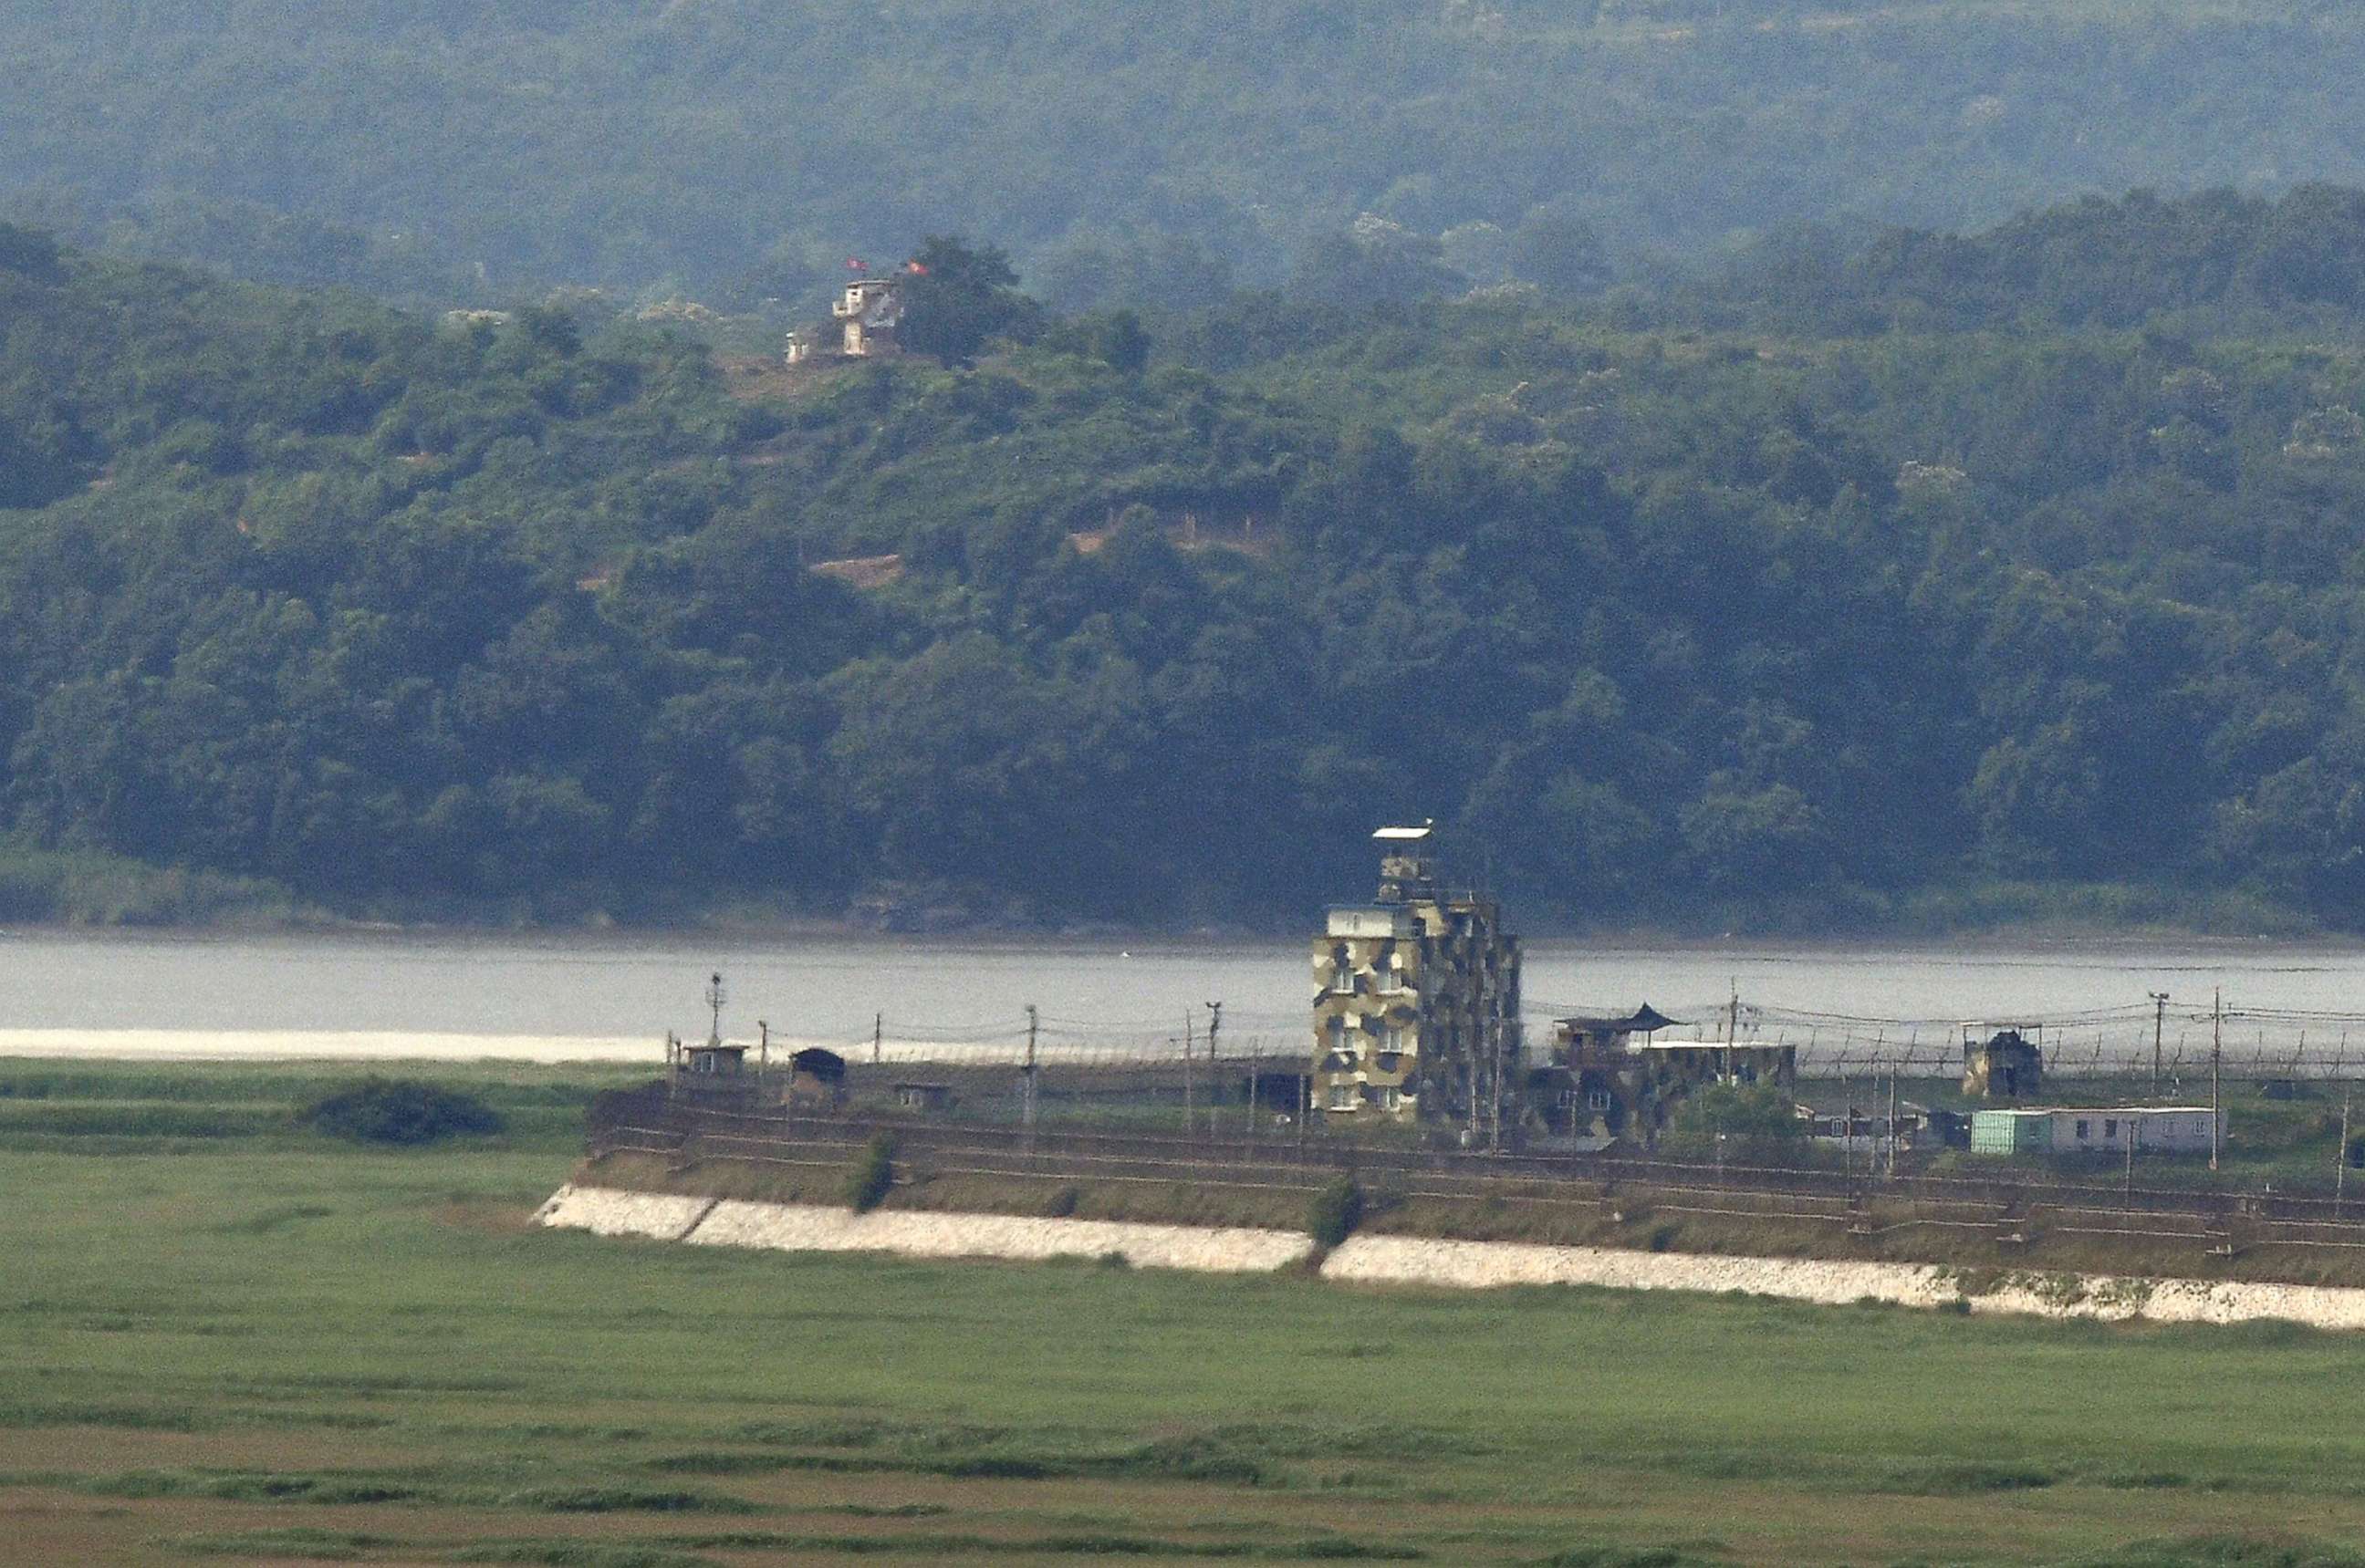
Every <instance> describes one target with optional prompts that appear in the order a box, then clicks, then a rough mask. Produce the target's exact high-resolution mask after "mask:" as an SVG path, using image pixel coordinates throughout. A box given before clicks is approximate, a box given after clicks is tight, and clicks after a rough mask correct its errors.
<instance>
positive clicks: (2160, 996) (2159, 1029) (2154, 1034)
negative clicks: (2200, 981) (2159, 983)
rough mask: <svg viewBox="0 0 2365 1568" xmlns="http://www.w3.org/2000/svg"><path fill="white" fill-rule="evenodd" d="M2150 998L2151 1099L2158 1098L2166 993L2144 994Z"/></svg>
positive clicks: (2166, 1004) (2152, 992)
mask: <svg viewBox="0 0 2365 1568" xmlns="http://www.w3.org/2000/svg"><path fill="white" fill-rule="evenodd" d="M2146 994H2147V995H2148V996H2150V998H2151V1005H2152V1014H2151V1097H2152V1098H2153V1099H2155V1100H2157V1099H2158V1098H2159V1037H2160V1036H2161V1035H2162V1034H2163V1033H2165V1032H2166V1031H2167V1028H2168V992H2166V991H2149V992H2146Z"/></svg>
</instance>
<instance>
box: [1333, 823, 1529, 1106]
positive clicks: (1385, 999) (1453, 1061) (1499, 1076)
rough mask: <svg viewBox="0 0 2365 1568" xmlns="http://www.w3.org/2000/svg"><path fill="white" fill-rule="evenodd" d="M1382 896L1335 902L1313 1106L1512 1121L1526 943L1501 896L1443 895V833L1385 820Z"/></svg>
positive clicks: (1518, 1083)
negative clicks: (1506, 923)
mask: <svg viewBox="0 0 2365 1568" xmlns="http://www.w3.org/2000/svg"><path fill="white" fill-rule="evenodd" d="M1372 838H1373V842H1374V843H1376V844H1377V845H1378V846H1379V848H1380V882H1379V890H1378V895H1377V896H1376V897H1375V898H1374V899H1373V901H1372V902H1370V903H1367V904H1342V905H1339V906H1337V907H1334V908H1333V909H1331V910H1330V911H1329V913H1328V917H1327V919H1326V921H1325V923H1324V929H1323V933H1322V935H1319V936H1317V937H1316V938H1315V939H1314V942H1313V978H1314V987H1315V991H1314V1061H1313V1073H1312V1078H1311V1082H1310V1085H1309V1098H1310V1099H1311V1102H1312V1103H1311V1105H1310V1106H1309V1109H1311V1110H1314V1111H1318V1112H1320V1113H1321V1114H1324V1115H1326V1116H1352V1117H1357V1118H1371V1117H1378V1118H1384V1119H1389V1120H1395V1121H1406V1122H1409V1121H1413V1120H1415V1119H1418V1120H1422V1121H1428V1122H1433V1123H1446V1124H1449V1125H1450V1124H1452V1123H1455V1122H1459V1123H1462V1124H1463V1125H1464V1126H1466V1128H1467V1129H1468V1134H1469V1136H1471V1137H1472V1138H1473V1140H1474V1139H1475V1137H1476V1135H1477V1134H1478V1132H1479V1130H1480V1128H1482V1127H1485V1128H1487V1129H1489V1130H1490V1131H1496V1130H1498V1129H1499V1127H1500V1126H1501V1125H1502V1122H1503V1121H1504V1119H1505V1118H1508V1119H1509V1120H1510V1121H1511V1122H1512V1124H1513V1125H1514V1126H1516V1125H1517V1121H1518V1116H1519V1106H1518V1103H1517V1101H1516V1099H1515V1098H1514V1097H1515V1096H1517V1095H1518V1094H1519V1092H1520V1091H1521V1087H1522V1075H1521V1074H1520V1073H1519V1070H1518V1064H1519V1056H1520V1042H1519V938H1518V937H1517V936H1514V935H1510V934H1509V933H1508V932H1506V931H1505V930H1504V929H1503V919H1502V912H1501V909H1500V907H1499V906H1498V905H1497V904H1496V902H1495V901H1494V900H1493V899H1491V898H1488V897H1485V896H1484V895H1483V894H1480V893H1478V892H1475V891H1464V892H1458V893H1453V892H1448V891H1446V890H1445V889H1444V887H1443V885H1442V884H1441V882H1440V879H1439V876H1438V868H1437V859H1436V828H1435V827H1434V825H1433V824H1429V823H1422V824H1421V825H1419V826H1418V827H1384V828H1381V829H1380V830H1379V831H1378V832H1376V833H1374V834H1372Z"/></svg>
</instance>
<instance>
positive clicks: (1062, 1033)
mask: <svg viewBox="0 0 2365 1568" xmlns="http://www.w3.org/2000/svg"><path fill="white" fill-rule="evenodd" d="M717 969H719V970H721V971H722V972H723V975H724V977H725V983H726V986H727V988H728V991H729V1002H728V1005H727V1006H726V1008H725V1011H724V1019H723V1022H724V1029H725V1032H726V1033H728V1034H731V1035H734V1036H753V1035H754V1033H755V1027H756V1020H757V1019H758V1018H762V1019H765V1020H768V1022H769V1023H770V1024H771V1025H772V1027H773V1030H774V1032H775V1035H776V1036H779V1037H784V1038H789V1039H794V1040H801V1041H802V1040H821V1041H835V1042H845V1043H852V1042H854V1041H856V1040H861V1041H866V1042H867V1041H868V1040H869V1037H870V1035H871V1031H872V1027H873V1024H874V1019H875V1018H877V1017H879V1016H880V1015H882V1014H883V1017H884V1029H885V1033H886V1035H887V1036H888V1037H889V1038H890V1040H899V1039H901V1040H917V1039H959V1040H981V1041H982V1040H990V1039H995V1038H1011V1037H1014V1036H1016V1035H1017V1033H1018V1031H1019V1030H1020V1029H1021V1028H1022V1027H1023V1020H1024V1017H1025V1009H1026V1005H1027V1004H1028V1003H1029V1002H1033V1003H1035V1004H1037V1006H1038V1007H1039V1008H1040V1009H1041V1012H1042V1014H1043V1017H1044V1018H1045V1020H1046V1029H1047V1037H1048V1038H1066V1039H1070V1040H1077V1041H1082V1040H1093V1041H1103V1042H1112V1043H1113V1042H1115V1041H1118V1040H1122V1039H1129V1038H1138V1039H1140V1040H1143V1041H1155V1040H1157V1039H1159V1038H1160V1036H1168V1035H1179V1034H1180V1033H1181V1032H1182V1030H1183V1026H1184V1025H1183V1020H1184V1018H1185V1015H1186V1014H1189V1015H1192V1016H1194V1017H1195V1018H1196V1019H1197V1020H1200V1021H1201V1023H1202V1025H1204V1020H1205V1016H1206V1009H1205V1005H1204V1004H1205V1002H1212V1001H1221V1002H1224V1003H1225V1013H1224V1017H1225V1028H1226V1030H1227V1036H1228V1037H1229V1038H1231V1039H1232V1040H1234V1041H1235V1042H1244V1041H1245V1040H1246V1039H1248V1038H1250V1037H1262V1038H1266V1039H1270V1040H1272V1041H1275V1042H1277V1043H1279V1042H1286V1043H1287V1045H1288V1046H1289V1047H1291V1048H1295V1045H1296V1043H1297V1041H1298V1038H1299V1036H1300V1034H1301V1033H1302V1031H1303V1029H1304V1027H1305V1023H1304V1021H1305V1018H1306V1003H1307V1001H1308V998H1309V996H1310V994H1311V981H1310V980H1308V978H1307V963H1306V953H1305V948H1304V946H1303V944H1301V943H1299V942H1295V941H1260V942H1210V941H1175V940H1138V939H1137V940H1129V941H1128V940H1094V941H1072V940H1053V939H1044V940H1015V939H1013V940H992V941H982V940H962V939H954V938H942V937H937V938H891V937H867V936H865V937H856V936H828V937H809V936H796V937H785V936H784V937H771V938H752V937H730V938H703V937H697V936H683V935H650V936H639V935H636V936H603V935H588V936H587V935H565V936H557V935H534V936H509V935H499V936H488V935H409V934H405V935H274V936H249V935H78V934H58V933H47V932H29V933H17V934H12V935H8V936H6V937H5V938H0V1051H12V1050H13V1051H21V1050H35V1049H38V1050H42V1051H49V1050H55V1049H86V1050H103V1051H107V1052H110V1053H118V1054H145V1053H148V1052H151V1051H169V1052H176V1053H181V1054H207V1055H237V1054H258V1053H262V1054H305V1055H317V1054H331V1055H342V1054H375V1055H455V1054H457V1055H494V1056H521V1057H527V1056H532V1057H543V1058H550V1057H568V1056H572V1057H588V1056H610V1055H625V1056H638V1055H641V1054H644V1053H645V1052H646V1051H648V1050H649V1049H650V1042H652V1041H654V1040H656V1038H657V1037H658V1036H661V1035H662V1034H663V1033H664V1032H665V1031H667V1029H674V1030H678V1031H680V1032H682V1033H684V1034H697V1035H701V1036H702V1035H703V1034H704V1033H705V1031H706V1027H707V1018H706V1013H705V1008H704V1005H703V1002H702V1001H701V991H702V990H703V987H704V983H705V979H706V976H707V975H708V974H709V973H710V972H711V971H713V970H717ZM2217 985H2222V986H2224V988H2225V995H2226V1002H2227V1005H2228V1006H2229V1007H2249V1008H2275V1009H2284V1010H2296V1011H2307V1012H2315V1013H2325V1014H2335V1013H2359V1014H2365V947H2359V946H2352V945H2330V944H2326V945H2298V944H2287V943H2275V942H2239V941H2227V942H2198V941H2195V942H2184V943H2099V942H2098V943H2057V944H2042V943H2023V944H1990V943H1979V944H1972V945H1966V946H1952V947H1945V946H1900V945H1878V946H1784V945H1767V944H1754V943H1751V944H1731V945H1723V946H1707V945H1704V946H1615V945H1608V944H1600V943H1592V942H1583V941H1537V942H1531V943H1530V945H1529V947H1528V954H1527V967H1526V1002H1527V1014H1528V1019H1529V1022H1530V1030H1531V1034H1532V1033H1534V1032H1536V1030H1537V1027H1538V1026H1539V1025H1542V1024H1543V1023H1544V1022H1546V1021H1548V1020H1549V1019H1550V1018H1552V1016H1555V1015H1558V1014H1565V1013H1568V1012H1571V1011H1575V1010H1579V1009H1584V1008H1591V1007H1604V1008H1610V1007H1616V1008H1626V1007H1631V1006H1633V1005H1635V1004H1637V1003H1639V1002H1644V1001H1648V1002H1653V1003H1654V1004H1656V1005H1657V1006H1659V1007H1660V1008H1661V1009H1663V1010H1664V1011H1667V1012H1669V1013H1673V1014H1676V1015H1678V1016H1681V1017H1686V1018H1697V1019H1700V1020H1702V1021H1703V1022H1704V1023H1705V1022H1706V1021H1707V1020H1709V1018H1710V1017H1711V1016H1712V1011H1713V1009H1715V1008H1716V1007H1718V1006H1719V1005H1721V1003H1722V1002H1723V1001H1724V999H1725V997H1726V996H1727V994H1728V991H1729V988H1732V987H1734V986H1737V987H1738V988H1739V990H1740V992H1741V994H1742V997H1743V1000H1744V1002H1748V1003H1754V1004H1758V1005H1764V1006H1770V1007H1776V1008H1785V1009H1796V1010H1802V1011H1809V1012H1817V1013H1828V1014H1854V1015H1859V1016H1866V1017H1879V1018H1897V1019H1921V1020H1945V1019H1969V1018H2016V1017H2027V1016H2034V1015H2046V1014H2063V1013H2069V1012H2075V1011H2079V1010H2084V1009H2090V1008H2098V1007H2112V1006H2141V1005H2142V1004H2143V1003H2144V1002H2145V999H2146V995H2147V993H2149V992H2151V991H2168V992H2169V993H2171V994H2172V996H2173V997H2174V998H2175V999H2176V1000H2175V1002H2174V1007H2175V1009H2176V1013H2175V1014H2172V1016H2187V1015H2188V1014H2187V1010H2188V1009H2192V1010H2202V1009H2205V1008H2206V1007H2207V1005H2208V1001H2209V993H2210V990H2211V988H2212V987H2213V986H2217ZM2318 1037H2319V1038H2322V1037H2323V1036H2322V1035H2321V1033H2319V1036H2318ZM2359 1040H2360V1048H2365V1032H2360V1036H2359Z"/></svg>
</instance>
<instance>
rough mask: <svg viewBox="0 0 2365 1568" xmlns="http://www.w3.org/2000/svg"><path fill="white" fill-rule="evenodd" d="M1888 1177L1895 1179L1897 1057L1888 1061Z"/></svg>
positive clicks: (1891, 1179)
mask: <svg viewBox="0 0 2365 1568" xmlns="http://www.w3.org/2000/svg"><path fill="white" fill-rule="evenodd" d="M1889 1180H1890V1181H1892V1182H1894V1181H1896V1180H1897V1058H1894V1057H1891V1058H1889Z"/></svg>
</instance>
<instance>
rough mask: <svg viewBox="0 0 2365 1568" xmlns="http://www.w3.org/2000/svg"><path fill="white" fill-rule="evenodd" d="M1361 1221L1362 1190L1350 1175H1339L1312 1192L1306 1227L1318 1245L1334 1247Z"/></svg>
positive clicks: (1349, 1234) (1351, 1233)
mask: <svg viewBox="0 0 2365 1568" xmlns="http://www.w3.org/2000/svg"><path fill="white" fill-rule="evenodd" d="M1362 1222H1363V1189H1362V1187H1361V1186H1360V1185H1358V1184H1357V1182H1356V1181H1355V1179H1354V1178H1353V1177H1352V1176H1340V1177H1339V1178H1338V1179H1337V1180H1335V1181H1333V1182H1330V1183H1329V1185H1328V1186H1326V1187H1324V1188H1323V1189H1322V1190H1321V1191H1320V1192H1318V1193H1315V1194H1314V1202H1313V1203H1312V1204H1310V1205H1309V1206H1308V1207H1307V1210H1306V1232H1307V1234H1308V1235H1310V1236H1312V1237H1313V1238H1314V1244H1315V1245H1316V1246H1317V1247H1324V1248H1329V1247H1336V1246H1338V1245H1339V1243H1340V1242H1342V1241H1344V1240H1346V1239H1347V1238H1349V1237H1350V1236H1352V1235H1353V1234H1354V1233H1355V1227H1356V1226H1359V1225H1361V1224H1362Z"/></svg>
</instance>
